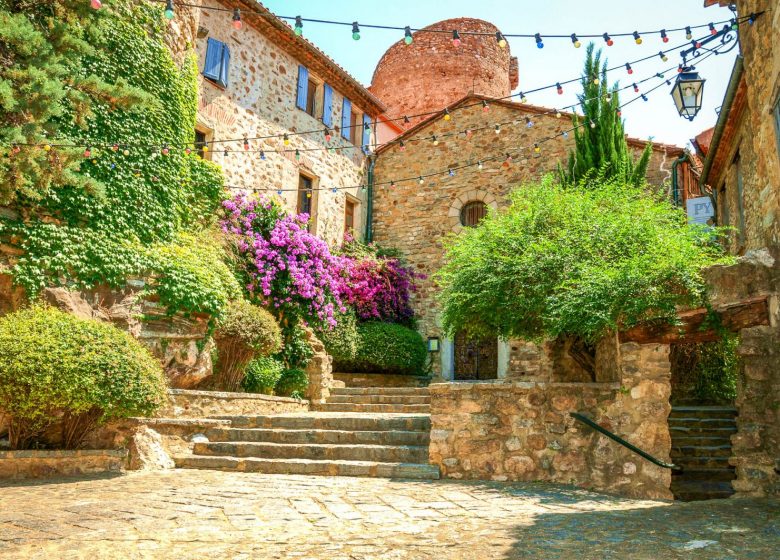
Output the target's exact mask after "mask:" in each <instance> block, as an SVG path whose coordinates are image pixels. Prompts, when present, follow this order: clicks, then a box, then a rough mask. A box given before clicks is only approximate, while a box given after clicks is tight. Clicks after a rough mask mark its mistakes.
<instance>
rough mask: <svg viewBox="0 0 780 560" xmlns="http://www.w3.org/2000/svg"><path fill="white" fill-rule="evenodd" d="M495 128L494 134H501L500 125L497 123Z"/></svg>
mask: <svg viewBox="0 0 780 560" xmlns="http://www.w3.org/2000/svg"><path fill="white" fill-rule="evenodd" d="M495 130H496V134H501V125H500V124H497V125H496V129H495Z"/></svg>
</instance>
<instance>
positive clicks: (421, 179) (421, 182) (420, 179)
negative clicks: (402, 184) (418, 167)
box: [417, 175, 425, 185]
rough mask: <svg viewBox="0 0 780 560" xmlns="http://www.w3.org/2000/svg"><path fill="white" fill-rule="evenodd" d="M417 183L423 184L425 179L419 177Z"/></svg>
mask: <svg viewBox="0 0 780 560" xmlns="http://www.w3.org/2000/svg"><path fill="white" fill-rule="evenodd" d="M417 182H418V183H420V184H421V185H422V184H423V183H425V179H423V178H422V175H420V178H419V179H418V180H417Z"/></svg>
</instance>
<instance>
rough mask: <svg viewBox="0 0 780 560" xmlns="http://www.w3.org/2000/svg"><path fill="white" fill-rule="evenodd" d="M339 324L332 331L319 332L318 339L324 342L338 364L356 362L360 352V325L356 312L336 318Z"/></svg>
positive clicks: (349, 312)
mask: <svg viewBox="0 0 780 560" xmlns="http://www.w3.org/2000/svg"><path fill="white" fill-rule="evenodd" d="M336 321H337V324H336V326H335V327H333V328H332V329H322V330H320V331H317V338H319V339H320V340H321V341H322V344H323V345H324V346H325V350H327V352H328V354H330V355H331V356H333V359H334V360H335V361H336V362H350V361H354V360H355V358H356V357H357V352H358V343H359V335H358V324H357V319H356V318H355V312H354V311H352V310H348V311H347V312H346V313H342V314H340V315H337V316H336Z"/></svg>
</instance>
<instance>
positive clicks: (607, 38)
mask: <svg viewBox="0 0 780 560" xmlns="http://www.w3.org/2000/svg"><path fill="white" fill-rule="evenodd" d="M602 37H604V42H605V43H606V44H607V46H608V47H611V46H612V45H614V44H615V41H613V40H612V37H610V36H609V33H604V35H602Z"/></svg>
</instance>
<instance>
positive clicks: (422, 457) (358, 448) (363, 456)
mask: <svg viewBox="0 0 780 560" xmlns="http://www.w3.org/2000/svg"><path fill="white" fill-rule="evenodd" d="M192 454H193V455H210V456H230V457H261V458H264V459H314V460H330V461H376V462H379V463H427V462H428V446H427V445H358V444H354V445H333V444H316V443H309V444H302V445H301V444H295V443H268V442H251V441H241V442H229V441H217V442H208V443H206V442H204V443H196V444H195V446H194V447H193V449H192Z"/></svg>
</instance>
